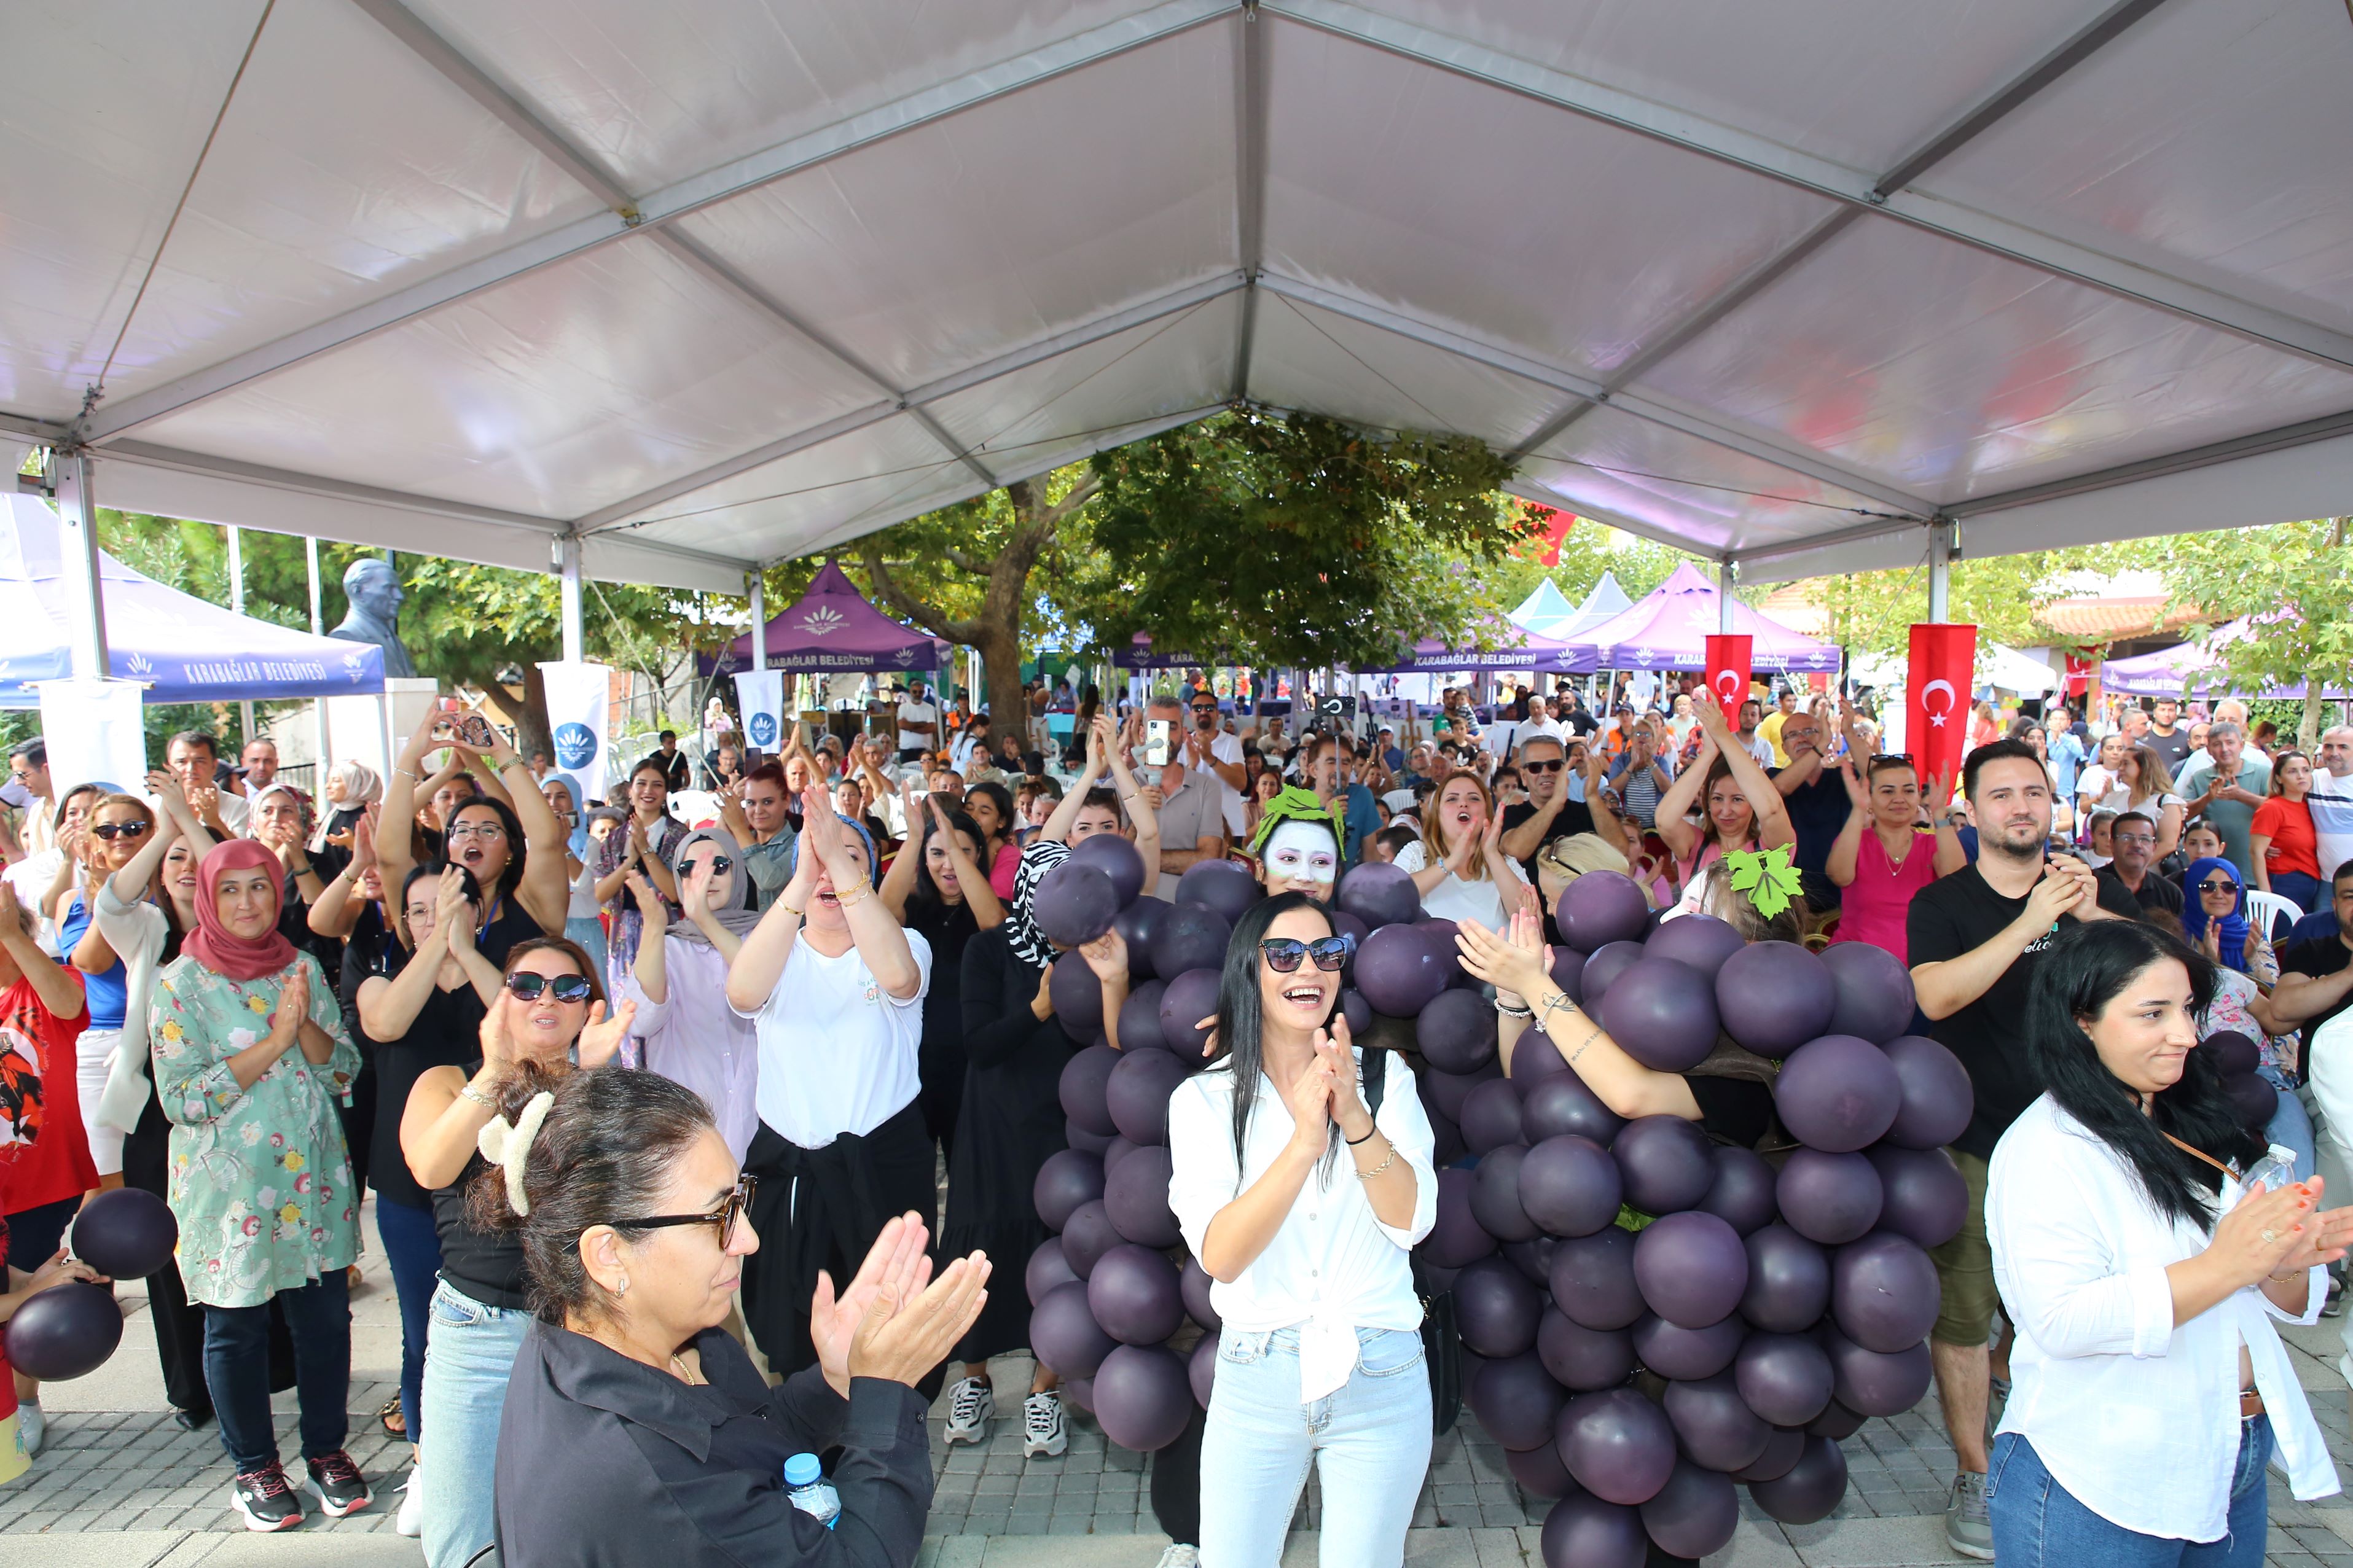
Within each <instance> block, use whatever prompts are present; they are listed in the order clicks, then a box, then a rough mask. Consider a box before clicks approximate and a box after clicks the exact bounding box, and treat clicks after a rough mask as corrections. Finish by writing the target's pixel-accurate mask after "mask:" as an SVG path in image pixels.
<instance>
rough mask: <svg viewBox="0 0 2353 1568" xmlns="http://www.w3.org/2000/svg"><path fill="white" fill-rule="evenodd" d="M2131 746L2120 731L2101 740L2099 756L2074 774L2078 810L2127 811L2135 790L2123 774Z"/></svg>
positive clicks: (2086, 812)
mask: <svg viewBox="0 0 2353 1568" xmlns="http://www.w3.org/2000/svg"><path fill="white" fill-rule="evenodd" d="M2131 749H2132V748H2131V746H2130V745H2129V744H2127V743H2126V740H2125V738H2124V737H2123V736H2122V735H2120V734H2117V735H2105V736H2103V737H2102V738H2101V740H2100V753H2099V756H2098V757H2097V758H2096V759H2095V760H2094V761H2093V762H2091V763H2088V764H2086V765H2085V767H2084V771H2083V772H2082V773H2077V774H2076V775H2075V811H2076V815H2077V816H2082V817H2085V818H2088V817H2090V816H2091V815H2092V813H2094V812H2095V811H2126V810H2129V809H2130V808H2131V805H2132V791H2131V790H2130V789H2129V788H2127V787H2126V784H2125V782H2124V779H2123V777H2122V776H2121V775H2122V774H2123V773H2124V768H2125V753H2126V752H2128V751H2130V750H2131Z"/></svg>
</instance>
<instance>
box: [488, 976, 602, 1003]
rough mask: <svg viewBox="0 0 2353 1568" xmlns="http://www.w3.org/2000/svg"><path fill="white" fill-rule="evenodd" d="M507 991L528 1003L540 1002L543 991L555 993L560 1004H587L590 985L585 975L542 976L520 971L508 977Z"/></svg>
mask: <svg viewBox="0 0 2353 1568" xmlns="http://www.w3.org/2000/svg"><path fill="white" fill-rule="evenodd" d="M507 989H508V990H509V991H511V992H512V993H514V994H515V995H517V996H519V997H521V998H522V1000H524V1001H526V1002H536V1001H538V1000H539V994H540V993H541V992H543V991H546V992H551V993H553V994H554V997H555V999H556V1000H557V1001H558V1002H586V1000H588V992H589V984H588V977H587V976H586V975H585V974H541V973H537V972H535V971H533V970H529V969H519V970H517V971H515V973H512V974H510V975H508V976H507Z"/></svg>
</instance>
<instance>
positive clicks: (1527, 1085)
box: [1512, 1036, 1626, 1149]
mask: <svg viewBox="0 0 2353 1568" xmlns="http://www.w3.org/2000/svg"><path fill="white" fill-rule="evenodd" d="M1527 1048H1528V1037H1526V1036H1522V1037H1521V1038H1520V1048H1519V1050H1518V1051H1514V1053H1513V1058H1514V1059H1513V1064H1512V1065H1513V1066H1514V1067H1518V1066H1519V1065H1520V1062H1519V1059H1518V1058H1519V1057H1520V1055H1521V1053H1523V1052H1526V1051H1527ZM1531 1054H1533V1053H1531ZM1545 1054H1546V1055H1550V1056H1554V1057H1557V1056H1558V1055H1559V1054H1560V1053H1559V1052H1557V1051H1550V1052H1546V1053H1545ZM1513 1081H1514V1082H1515V1083H1519V1084H1521V1085H1522V1086H1523V1087H1522V1089H1521V1095H1520V1105H1521V1109H1520V1128H1521V1131H1524V1132H1525V1133H1526V1134H1527V1136H1528V1138H1529V1140H1530V1142H1533V1143H1541V1142H1544V1141H1545V1140H1546V1139H1547V1138H1557V1137H1559V1136H1560V1135H1561V1134H1563V1133H1574V1134H1575V1135H1576V1136H1577V1137H1579V1138H1588V1139H1590V1140H1592V1141H1593V1142H1596V1143H1599V1144H1600V1145H1601V1146H1602V1147H1603V1148H1605V1149H1607V1148H1608V1147H1609V1141H1610V1140H1611V1139H1613V1138H1615V1137H1617V1136H1618V1130H1619V1129H1620V1128H1621V1127H1623V1126H1625V1125H1626V1123H1625V1121H1623V1120H1622V1119H1621V1118H1620V1116H1619V1115H1618V1114H1617V1112H1615V1111H1613V1110H1610V1109H1609V1107H1608V1106H1606V1105H1604V1104H1602V1103H1601V1097H1600V1096H1599V1095H1597V1094H1595V1093H1594V1092H1593V1091H1592V1090H1591V1089H1588V1088H1586V1087H1585V1080H1584V1079H1580V1078H1578V1077H1577V1074H1576V1072H1575V1070H1574V1069H1572V1068H1570V1067H1569V1066H1568V1064H1567V1063H1566V1062H1563V1063H1562V1064H1561V1068H1560V1071H1559V1072H1557V1073H1555V1074H1553V1075H1551V1076H1549V1077H1546V1078H1543V1079H1537V1080H1535V1082H1533V1083H1531V1082H1528V1081H1527V1080H1526V1079H1521V1078H1518V1077H1514V1079H1513Z"/></svg>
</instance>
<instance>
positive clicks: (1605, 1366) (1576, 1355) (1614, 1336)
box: [1536, 1307, 1634, 1393]
mask: <svg viewBox="0 0 2353 1568" xmlns="http://www.w3.org/2000/svg"><path fill="white" fill-rule="evenodd" d="M1536 1355H1537V1357H1538V1359H1540V1360H1541V1361H1543V1363H1544V1365H1545V1371H1546V1372H1548V1373H1551V1374H1552V1376H1553V1380H1554V1381H1555V1382H1556V1383H1558V1384H1560V1385H1561V1386H1562V1387H1564V1388H1568V1389H1574V1390H1576V1391H1577V1392H1578V1393H1588V1392H1590V1391H1591V1390H1594V1389H1597V1388H1615V1387H1617V1386H1618V1385H1619V1384H1621V1383H1623V1382H1625V1381H1626V1380H1627V1379H1628V1378H1629V1377H1631V1376H1632V1375H1633V1374H1634V1341H1633V1337H1632V1336H1631V1335H1630V1334H1629V1333H1627V1332H1626V1331H1625V1330H1623V1329H1588V1328H1587V1327H1586V1326H1585V1325H1583V1324H1582V1323H1579V1322H1577V1321H1575V1320H1574V1319H1571V1318H1569V1317H1567V1316H1566V1315H1564V1314H1563V1313H1562V1312H1561V1310H1560V1309H1559V1308H1557V1307H1546V1309H1545V1310H1544V1315H1543V1317H1542V1318H1540V1319H1539V1320H1538V1321H1537V1322H1536Z"/></svg>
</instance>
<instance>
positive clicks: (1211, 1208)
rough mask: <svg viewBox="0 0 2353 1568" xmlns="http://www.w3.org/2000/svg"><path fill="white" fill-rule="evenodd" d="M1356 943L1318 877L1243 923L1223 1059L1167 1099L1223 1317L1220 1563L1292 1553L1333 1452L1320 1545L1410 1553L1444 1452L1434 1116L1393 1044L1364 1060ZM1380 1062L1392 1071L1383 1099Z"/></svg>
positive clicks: (1192, 1215) (1228, 973)
mask: <svg viewBox="0 0 2353 1568" xmlns="http://www.w3.org/2000/svg"><path fill="white" fill-rule="evenodd" d="M1347 951H1348V950H1347V945H1346V943H1345V941H1344V940H1343V939H1341V938H1338V937H1336V936H1335V935H1334V933H1333V930H1332V922H1331V918H1330V917H1329V916H1328V915H1327V914H1325V913H1324V909H1323V907H1322V906H1321V905H1320V904H1318V903H1316V902H1315V901H1314V900H1312V899H1310V898H1308V897H1307V895H1305V894H1304V893H1298V892H1291V893H1283V894H1281V895H1279V896H1277V897H1275V898H1271V899H1268V900H1264V901H1263V902H1261V903H1259V904H1256V905H1254V906H1252V907H1251V908H1250V910H1248V911H1247V912H1246V913H1244V914H1243V916H1242V918H1241V919H1240V920H1239V921H1236V922H1235V923H1234V934H1233V940H1232V942H1231V943H1230V944H1229V946H1228V948H1227V950H1226V964H1225V973H1224V977H1223V983H1222V984H1221V986H1220V988H1219V998H1218V1032H1217V1042H1218V1047H1219V1051H1220V1053H1221V1054H1220V1056H1219V1060H1218V1061H1217V1062H1216V1063H1215V1064H1214V1065H1212V1066H1211V1067H1210V1068H1208V1069H1207V1070H1206V1071H1203V1072H1201V1073H1198V1074H1197V1075H1195V1076H1194V1077H1193V1078H1191V1079H1187V1081H1186V1082H1184V1083H1182V1084H1180V1085H1178V1086H1177V1089H1176V1094H1175V1096H1174V1097H1173V1098H1172V1099H1171V1100H1170V1101H1169V1104H1168V1144H1169V1149H1170V1152H1172V1153H1173V1154H1174V1155H1175V1156H1176V1176H1175V1179H1174V1180H1173V1181H1172V1182H1171V1183H1170V1184H1169V1193H1168V1198H1169V1203H1170V1205H1171V1206H1172V1207H1174V1208H1175V1210H1176V1218H1177V1221H1178V1223H1179V1224H1180V1225H1181V1226H1182V1227H1183V1229H1184V1233H1185V1240H1186V1242H1187V1244H1188V1245H1189V1246H1191V1247H1192V1249H1193V1256H1194V1257H1195V1258H1198V1259H1199V1260H1200V1264H1201V1267H1202V1268H1206V1269H1208V1272H1209V1274H1210V1276H1211V1277H1212V1279H1215V1281H1216V1283H1215V1284H1214V1285H1212V1286H1211V1288H1210V1292H1209V1300H1211V1302H1212V1303H1213V1304H1214V1305H1215V1306H1216V1308H1217V1310H1218V1312H1219V1316H1220V1317H1221V1318H1222V1320H1223V1322H1224V1327H1223V1329H1222V1331H1221V1337H1220V1340H1219V1352H1218V1372H1217V1383H1216V1385H1215V1388H1214V1390H1213V1392H1212V1393H1211V1394H1210V1398H1209V1419H1208V1432H1207V1435H1206V1436H1205V1437H1204V1439H1203V1442H1202V1445H1201V1561H1202V1562H1203V1563H1214V1564H1216V1565H1217V1568H1275V1564H1276V1563H1277V1562H1278V1561H1279V1560H1280V1559H1281V1558H1282V1544H1283V1537H1284V1534H1285V1532H1286V1531H1289V1529H1290V1528H1291V1519H1292V1515H1293V1512H1294V1511H1295V1510H1296V1509H1297V1508H1298V1505H1299V1492H1300V1489H1301V1488H1302V1487H1303V1486H1304V1485H1305V1484H1306V1480H1307V1467H1308V1465H1309V1463H1310V1462H1311V1461H1312V1462H1313V1463H1314V1464H1315V1466H1316V1467H1317V1470H1318V1473H1319V1474H1320V1475H1321V1477H1322V1479H1323V1487H1324V1531H1323V1541H1322V1555H1323V1560H1324V1562H1325V1563H1348V1564H1351V1565H1352V1568H1356V1565H1361V1568H1395V1565H1396V1564H1397V1563H1400V1562H1402V1561H1403V1559H1404V1555H1405V1534H1406V1526H1407V1525H1408V1524H1409V1522H1410V1521H1411V1520H1412V1517H1413V1506H1414V1501H1415V1500H1416V1499H1417V1498H1418V1497H1419V1495H1420V1492H1421V1482H1422V1478H1423V1476H1424V1474H1425V1473H1426V1472H1427V1471H1428V1470H1429V1468H1430V1379H1429V1373H1428V1372H1427V1371H1426V1369H1425V1367H1424V1364H1423V1361H1422V1352H1421V1338H1420V1334H1419V1329H1420V1324H1421V1302H1420V1300H1419V1298H1418V1297H1417V1296H1416V1295H1415V1294H1414V1289H1413V1276H1412V1271H1411V1268H1410V1266H1409V1261H1408V1258H1407V1249H1408V1248H1409V1247H1412V1246H1413V1244H1414V1243H1416V1242H1418V1241H1419V1240H1420V1239H1421V1238H1422V1237H1424V1236H1427V1235H1428V1234H1429V1233H1430V1226H1431V1224H1432V1223H1433V1221H1434V1220H1435V1219H1436V1217H1437V1213H1438V1180H1437V1176H1436V1173H1435V1172H1434V1171H1433V1170H1432V1168H1431V1162H1430V1155H1431V1146H1432V1138H1431V1134H1430V1121H1429V1119H1428V1118H1427V1117H1425V1116H1424V1115H1423V1114H1422V1109H1421V1101H1420V1100H1419V1098H1418V1097H1417V1096H1416V1095H1415V1093H1414V1084H1413V1072H1412V1069H1410V1068H1408V1067H1407V1066H1406V1065H1405V1064H1404V1063H1403V1062H1401V1061H1399V1060H1398V1059H1397V1058H1396V1057H1395V1056H1394V1054H1393V1053H1388V1052H1376V1053H1374V1056H1373V1058H1372V1059H1371V1060H1370V1062H1368V1063H1366V1064H1363V1065H1362V1066H1361V1067H1360V1064H1359V1063H1358V1061H1357V1059H1356V1053H1355V1051H1354V1050H1353V1049H1352V1048H1351V1047H1350V1044H1349V1040H1348V1026H1347V1024H1346V1022H1345V1020H1344V1019H1343V1018H1342V1017H1341V1016H1340V971H1341V966H1342V965H1343V964H1344V963H1345V962H1346V959H1347ZM1365 1072H1379V1073H1381V1074H1382V1075H1383V1077H1382V1079H1381V1092H1380V1094H1379V1096H1378V1100H1379V1105H1378V1110H1377V1114H1376V1112H1375V1111H1373V1110H1367V1109H1366V1095H1365V1092H1364V1088H1363V1084H1362V1075H1363V1073H1365Z"/></svg>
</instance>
